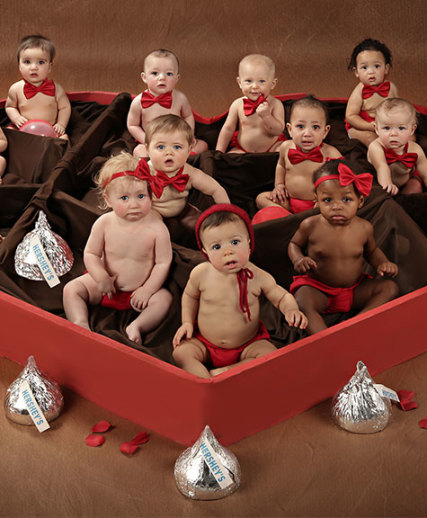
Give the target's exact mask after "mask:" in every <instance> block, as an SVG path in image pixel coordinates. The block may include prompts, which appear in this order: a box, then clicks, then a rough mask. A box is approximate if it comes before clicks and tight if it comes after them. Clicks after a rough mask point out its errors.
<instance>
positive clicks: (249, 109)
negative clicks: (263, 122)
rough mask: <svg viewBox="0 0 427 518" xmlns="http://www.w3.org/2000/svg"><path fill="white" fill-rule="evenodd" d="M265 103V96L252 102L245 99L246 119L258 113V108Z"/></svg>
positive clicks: (244, 110) (244, 111)
mask: <svg viewBox="0 0 427 518" xmlns="http://www.w3.org/2000/svg"><path fill="white" fill-rule="evenodd" d="M264 101H265V97H264V96H263V95H260V96H259V97H258V99H256V100H255V101H252V100H251V99H248V98H247V97H245V98H244V99H243V113H244V114H245V115H246V117H249V115H252V114H253V113H255V112H256V109H257V108H258V106H259V105H260V104H261V103H263V102H264Z"/></svg>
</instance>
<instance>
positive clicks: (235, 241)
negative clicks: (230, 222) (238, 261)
mask: <svg viewBox="0 0 427 518" xmlns="http://www.w3.org/2000/svg"><path fill="white" fill-rule="evenodd" d="M239 243H240V239H232V240H231V244H232V245H238V244H239Z"/></svg>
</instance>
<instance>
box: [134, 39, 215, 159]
mask: <svg viewBox="0 0 427 518" xmlns="http://www.w3.org/2000/svg"><path fill="white" fill-rule="evenodd" d="M179 78H180V75H179V63H178V58H177V57H176V55H175V54H174V53H173V52H171V51H170V50H166V49H158V50H153V51H152V52H150V53H149V54H148V56H146V58H145V60H144V71H143V72H142V73H141V79H142V81H143V82H144V83H145V84H146V85H147V89H146V90H144V92H142V93H140V94H139V95H137V96H136V97H135V99H134V100H133V101H132V104H131V106H130V109H129V113H128V117H127V127H128V130H129V133H130V134H131V135H132V136H133V137H134V138H135V139H136V141H137V145H136V147H135V148H134V150H133V154H134V155H135V156H136V157H138V158H141V157H147V156H148V144H147V143H146V140H145V131H146V129H147V124H148V123H149V122H150V121H152V120H154V119H155V118H156V117H160V116H161V115H167V114H173V115H178V117H182V118H183V119H184V120H185V121H186V122H187V123H188V124H189V126H190V127H191V129H192V131H193V132H194V126H195V122H194V115H193V111H192V109H191V106H190V103H189V101H188V99H187V97H186V96H185V95H184V94H183V93H182V92H181V91H179V90H175V86H176V84H177V82H178V81H179ZM207 149H208V145H207V143H206V142H204V141H203V140H198V139H196V138H195V139H194V142H192V151H193V152H194V153H201V152H202V151H206V150H207Z"/></svg>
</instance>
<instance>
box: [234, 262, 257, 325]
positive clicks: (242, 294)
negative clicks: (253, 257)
mask: <svg viewBox="0 0 427 518" xmlns="http://www.w3.org/2000/svg"><path fill="white" fill-rule="evenodd" d="M236 275H237V282H238V284H239V306H240V309H241V310H242V311H243V313H246V314H247V315H248V320H249V321H250V320H251V311H250V309H249V301H248V279H253V278H254V274H253V272H252V271H251V270H249V268H242V269H241V270H240V271H238V272H237V273H236Z"/></svg>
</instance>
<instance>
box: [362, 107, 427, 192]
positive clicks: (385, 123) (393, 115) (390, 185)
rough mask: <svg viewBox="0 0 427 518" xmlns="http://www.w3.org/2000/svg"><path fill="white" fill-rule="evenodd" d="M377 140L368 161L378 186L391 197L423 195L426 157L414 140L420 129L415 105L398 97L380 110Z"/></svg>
mask: <svg viewBox="0 0 427 518" xmlns="http://www.w3.org/2000/svg"><path fill="white" fill-rule="evenodd" d="M374 124H375V131H376V134H377V135H378V138H377V139H376V140H374V141H373V142H372V143H371V144H370V145H369V148H368V160H369V162H370V163H371V164H372V165H373V166H374V167H375V169H376V171H377V179H378V183H379V184H380V185H381V186H382V188H383V189H384V190H385V191H387V192H388V193H389V194H391V195H392V196H395V195H396V194H397V193H398V192H399V191H400V192H402V193H404V194H414V193H419V192H422V190H423V187H424V186H427V158H426V156H425V153H424V151H423V149H422V147H421V146H419V145H418V144H417V143H416V142H413V141H412V140H411V137H412V136H413V135H414V132H415V129H416V127H417V114H416V111H415V108H414V107H413V106H412V104H411V103H410V102H408V101H406V100H405V99H400V98H399V97H395V98H393V99H386V100H385V101H383V102H382V103H381V104H380V105H379V106H378V108H377V110H376V114H375V123H374Z"/></svg>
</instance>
